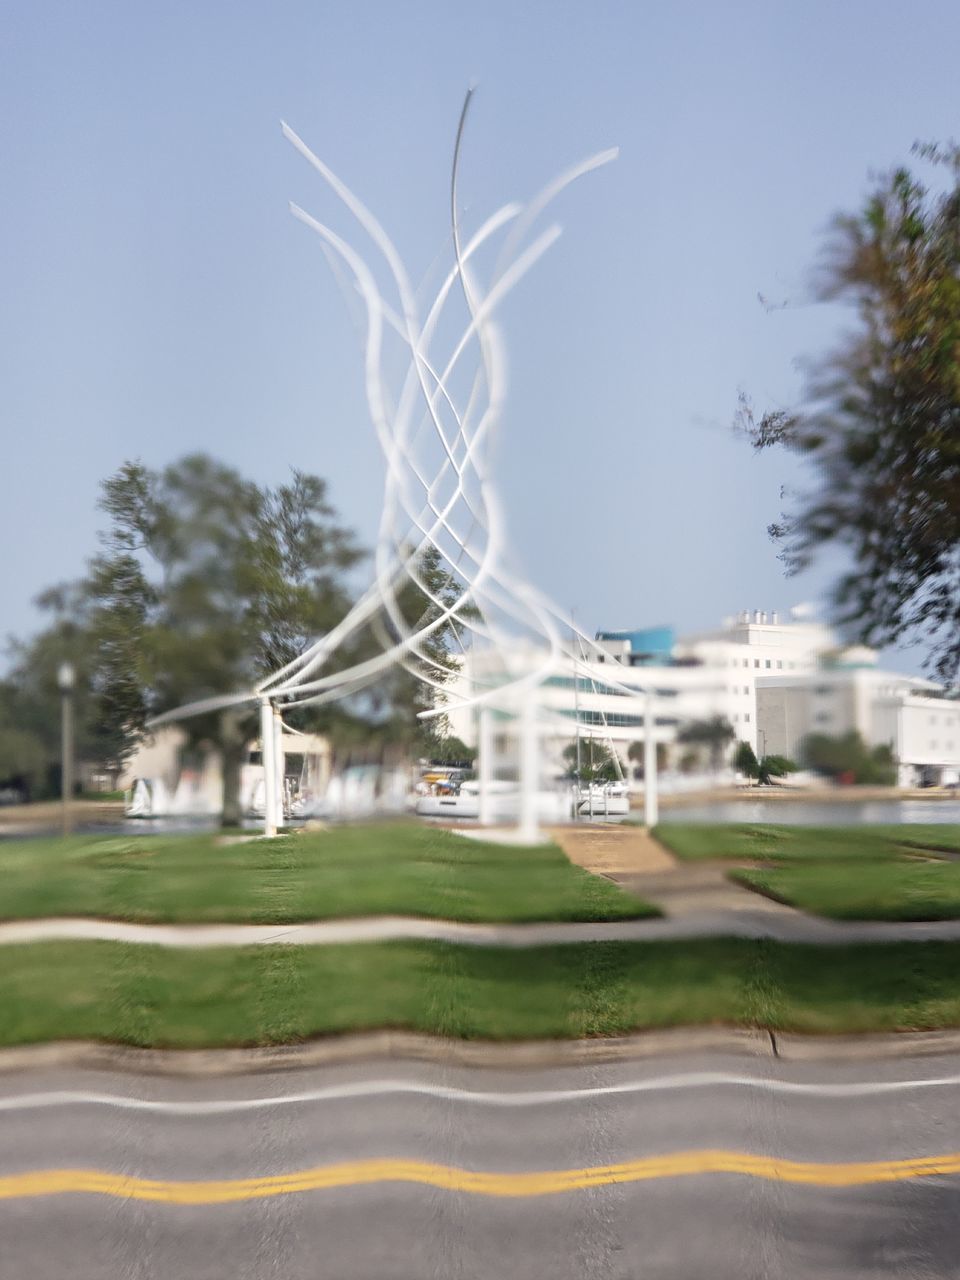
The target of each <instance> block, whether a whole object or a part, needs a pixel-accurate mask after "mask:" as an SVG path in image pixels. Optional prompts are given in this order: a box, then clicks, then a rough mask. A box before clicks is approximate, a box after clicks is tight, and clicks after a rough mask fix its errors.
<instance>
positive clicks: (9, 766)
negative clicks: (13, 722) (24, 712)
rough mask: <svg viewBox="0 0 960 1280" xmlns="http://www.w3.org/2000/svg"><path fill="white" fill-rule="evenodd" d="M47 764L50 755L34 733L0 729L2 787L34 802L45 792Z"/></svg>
mask: <svg viewBox="0 0 960 1280" xmlns="http://www.w3.org/2000/svg"><path fill="white" fill-rule="evenodd" d="M48 765H49V758H48V753H47V751H46V750H45V748H44V745H43V743H42V741H41V740H40V738H38V737H37V735H36V734H35V733H29V732H27V731H25V730H23V729H11V728H0V787H4V788H7V787H10V788H12V789H13V790H15V791H18V792H19V793H20V794H21V795H22V796H23V798H24V799H26V800H32V799H34V798H35V797H36V796H37V795H40V794H42V793H43V789H44V784H45V782H46V780H47V768H48Z"/></svg>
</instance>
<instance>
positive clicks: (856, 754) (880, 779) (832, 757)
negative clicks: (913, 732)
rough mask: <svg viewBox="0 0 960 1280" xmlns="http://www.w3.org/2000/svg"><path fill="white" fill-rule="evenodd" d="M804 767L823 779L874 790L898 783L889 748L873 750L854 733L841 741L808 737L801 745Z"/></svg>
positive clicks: (829, 737)
mask: <svg viewBox="0 0 960 1280" xmlns="http://www.w3.org/2000/svg"><path fill="white" fill-rule="evenodd" d="M801 749H802V756H803V761H804V764H806V765H807V767H808V768H810V769H813V770H814V771H815V772H817V773H821V774H823V775H824V776H825V777H828V778H834V779H837V780H838V781H849V782H855V783H861V784H868V785H869V784H872V785H874V786H892V785H893V784H894V783H895V782H896V780H897V771H896V765H895V762H894V758H893V752H892V751H891V749H890V747H889V746H887V745H885V744H883V745H880V746H878V747H874V748H873V749H872V750H871V749H870V748H869V747H867V745H866V743H865V742H864V740H863V738H862V737H861V736H860V734H859V733H857V731H856V730H855V729H852V730H851V731H850V732H849V733H845V734H842V735H841V736H840V737H836V738H835V737H831V736H829V735H828V734H825V733H811V734H809V735H808V736H807V737H806V738H805V739H804V740H803V743H802V748H801Z"/></svg>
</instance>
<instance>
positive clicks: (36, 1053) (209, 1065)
mask: <svg viewBox="0 0 960 1280" xmlns="http://www.w3.org/2000/svg"><path fill="white" fill-rule="evenodd" d="M709 1052H722V1053H730V1054H735V1055H737V1056H740V1057H749V1058H767V1059H770V1060H771V1061H772V1060H773V1059H775V1058H776V1059H779V1060H781V1061H786V1062H830V1061H847V1062H857V1061H860V1062H878V1061H889V1060H892V1059H902V1058H911V1057H929V1056H932V1055H936V1054H956V1053H960V1030H957V1029H948V1030H943V1031H919V1032H914V1031H904V1032H893V1033H890V1034H883V1035H877V1034H869V1033H864V1034H861V1035H849V1036H804V1035H798V1034H794V1033H789V1034H781V1033H779V1032H777V1033H773V1032H770V1031H766V1030H758V1029H752V1028H746V1027H676V1028H667V1029H657V1030H652V1031H642V1032H638V1033H636V1034H634V1035H630V1036H617V1037H610V1038H598V1039H596V1040H527V1041H519V1042H514V1043H500V1042H497V1041H489V1040H487V1041H482V1040H444V1039H441V1038H439V1037H436V1036H427V1035H418V1034H416V1033H414V1032H402V1031H375V1032H363V1033H360V1034H353V1035H344V1036H337V1037H331V1038H329V1039H324V1040H314V1041H311V1042H309V1043H307V1044H294V1045H270V1046H263V1047H259V1048H246V1049H140V1048H134V1047H131V1046H125V1045H113V1044H103V1043H99V1042H97V1041H91V1040H80V1041H56V1042H54V1043H51V1044H42V1045H22V1046H16V1047H13V1048H6V1049H0V1075H3V1074H9V1073H12V1072H22V1071H40V1070H55V1069H58V1068H59V1069H63V1068H74V1069H82V1070H87V1071H111V1072H119V1073H125V1074H129V1075H141V1076H168V1077H194V1078H196V1077H224V1076H242V1075H256V1074H260V1073H264V1072H276V1071H302V1070H306V1069H309V1068H314V1067H325V1066H345V1065H355V1064H360V1063H369V1062H378V1061H385V1060H388V1061H394V1062H396V1061H407V1062H422V1063H429V1064H431V1065H437V1066H446V1067H473V1068H488V1069H504V1070H523V1069H535V1068H547V1067H575V1066H584V1065H588V1064H590V1065H598V1066H599V1065H603V1064H608V1063H629V1062H640V1061H644V1060H646V1059H650V1058H658V1057H669V1056H670V1055H674V1054H702V1053H709Z"/></svg>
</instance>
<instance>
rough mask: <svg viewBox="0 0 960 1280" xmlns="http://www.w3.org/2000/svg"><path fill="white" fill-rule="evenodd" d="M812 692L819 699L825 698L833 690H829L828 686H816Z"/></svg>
mask: <svg viewBox="0 0 960 1280" xmlns="http://www.w3.org/2000/svg"><path fill="white" fill-rule="evenodd" d="M813 692H814V693H815V694H817V695H818V696H819V697H821V698H824V697H827V696H828V695H829V694H831V693H833V690H832V689H831V688H830V686H829V685H828V684H818V685H817V687H816V688H815V689H814V691H813Z"/></svg>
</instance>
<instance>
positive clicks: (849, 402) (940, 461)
mask: <svg viewBox="0 0 960 1280" xmlns="http://www.w3.org/2000/svg"><path fill="white" fill-rule="evenodd" d="M915 151H916V152H917V153H918V154H919V155H920V156H921V157H922V158H924V159H926V160H929V161H932V162H933V163H934V164H935V165H937V166H939V172H940V173H941V174H943V175H945V178H946V181H945V183H943V184H941V186H940V187H939V188H936V189H933V188H930V187H928V186H925V185H924V184H923V183H922V182H921V181H920V180H919V179H918V178H917V177H916V176H915V175H914V174H913V173H912V172H911V171H910V170H908V169H907V168H905V167H901V168H898V169H896V170H895V171H894V172H893V173H891V174H889V175H888V176H887V177H885V178H883V179H882V180H880V181H879V183H878V185H877V186H876V187H875V189H874V191H873V192H872V193H871V195H870V197H869V199H868V201H867V203H866V205H865V207H864V208H863V209H862V210H861V211H860V212H859V213H857V214H854V215H842V216H839V217H837V219H836V220H835V223H834V233H833V237H832V240H831V242H830V245H829V251H828V255H827V258H826V261H825V266H824V273H823V277H822V280H821V281H820V285H819V296H820V297H821V298H822V299H824V300H829V301H846V302H850V303H852V304H854V305H855V307H856V310H857V317H858V325H857V328H856V330H855V331H854V332H853V333H852V335H850V336H849V337H847V338H845V339H844V340H843V341H842V342H841V343H840V344H839V345H838V346H837V348H836V349H835V350H834V351H833V352H831V353H830V354H829V355H828V356H827V358H826V359H825V360H824V361H823V362H822V364H821V365H820V367H819V370H818V372H817V375H816V377H815V378H814V379H813V380H812V383H811V387H810V390H809V393H808V396H807V399H806V402H805V405H804V407H803V408H802V409H801V410H800V411H798V412H795V413H794V412H784V411H776V412H772V413H766V414H763V415H762V416H760V417H757V416H756V415H755V414H754V412H753V410H752V408H751V406H750V404H749V401H747V400H746V399H745V398H744V397H741V407H740V421H741V424H742V425H743V426H744V427H745V428H746V430H747V432H748V433H749V435H750V437H751V439H752V441H753V444H754V446H755V447H756V448H758V449H763V448H767V447H768V446H771V445H784V446H786V447H788V448H790V449H793V450H796V451H797V452H798V453H799V454H801V455H802V456H804V457H806V458H807V459H809V460H810V461H811V462H812V463H813V464H815V474H816V477H817V481H816V484H815V486H814V487H813V488H812V489H811V490H810V491H809V492H807V493H804V494H800V495H798V497H797V500H796V509H795V510H793V511H791V512H788V513H786V514H785V515H784V516H783V517H782V518H781V519H780V520H779V521H777V522H776V523H775V524H773V525H771V527H770V532H771V535H772V536H774V537H775V538H776V539H778V540H779V541H780V542H781V545H782V558H783V559H784V561H785V563H786V565H787V567H788V570H790V571H793V572H795V571H797V570H800V569H802V568H804V567H806V566H807V565H808V564H809V563H810V562H811V561H812V559H813V558H814V557H815V555H816V554H817V553H818V552H819V551H820V550H821V549H822V548H824V547H827V546H831V545H832V546H840V547H843V548H845V549H846V550H847V552H848V553H849V557H850V561H851V568H850V570H849V571H848V572H846V573H844V574H843V575H842V576H841V577H840V578H839V580H838V581H837V582H836V584H835V589H834V604H835V607H836V612H837V617H838V621H840V622H841V623H842V624H844V625H846V626H848V627H849V628H850V629H851V631H852V632H853V634H855V635H856V636H857V638H858V639H860V640H862V641H863V642H865V643H868V644H874V645H884V644H892V643H896V642H911V641H921V642H923V644H924V646H925V648H926V651H927V653H928V655H929V665H930V667H931V668H932V669H933V670H935V671H936V673H937V674H938V675H939V676H940V677H941V678H942V679H944V680H945V681H947V682H948V683H953V682H954V681H956V679H957V676H958V669H960V148H957V147H955V146H951V147H949V148H946V149H939V148H937V147H934V146H923V147H918V148H915Z"/></svg>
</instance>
